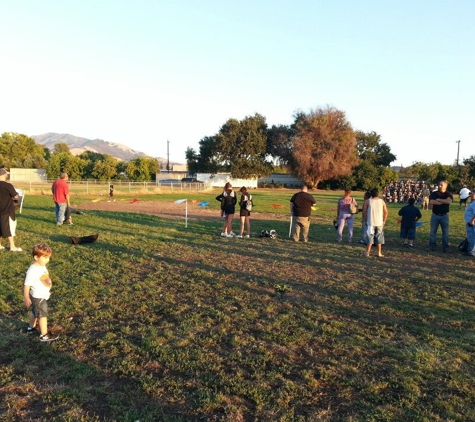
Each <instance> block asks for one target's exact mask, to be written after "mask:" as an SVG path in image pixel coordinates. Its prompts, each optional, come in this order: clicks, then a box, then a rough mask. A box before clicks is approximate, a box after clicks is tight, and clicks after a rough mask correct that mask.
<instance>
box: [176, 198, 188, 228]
mask: <svg viewBox="0 0 475 422" xmlns="http://www.w3.org/2000/svg"><path fill="white" fill-rule="evenodd" d="M183 202H184V203H185V228H188V200H187V198H185V199H177V200H176V201H175V204H183Z"/></svg>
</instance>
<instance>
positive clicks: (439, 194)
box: [429, 180, 454, 252]
mask: <svg viewBox="0 0 475 422" xmlns="http://www.w3.org/2000/svg"><path fill="white" fill-rule="evenodd" d="M448 185H449V183H448V182H447V180H442V181H441V182H440V183H439V189H438V190H435V191H433V192H431V194H430V200H429V205H431V206H432V215H431V217H430V235H429V249H430V250H431V251H435V248H436V246H437V228H438V227H439V226H440V228H441V229H442V252H448V251H449V211H450V204H451V203H452V201H453V200H454V197H453V195H452V194H451V193H450V192H449V191H448V190H447V187H448Z"/></svg>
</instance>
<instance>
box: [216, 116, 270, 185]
mask: <svg viewBox="0 0 475 422" xmlns="http://www.w3.org/2000/svg"><path fill="white" fill-rule="evenodd" d="M216 137H217V144H218V151H217V158H218V160H217V161H218V162H219V163H220V164H221V166H222V168H223V169H224V170H227V171H230V172H231V175H232V177H236V178H242V179H247V178H256V177H261V176H263V175H268V174H270V173H271V172H272V166H271V164H270V163H269V162H267V161H266V147H267V123H266V118H265V117H264V116H261V115H260V114H258V113H256V114H255V115H254V116H247V117H245V118H244V119H243V120H241V121H239V120H236V119H229V120H228V121H227V122H226V123H225V124H224V125H223V126H222V127H221V129H220V131H219V133H218V134H217V135H216Z"/></svg>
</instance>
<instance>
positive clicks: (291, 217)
mask: <svg viewBox="0 0 475 422" xmlns="http://www.w3.org/2000/svg"><path fill="white" fill-rule="evenodd" d="M292 219H293V216H292V214H290V226H289V237H290V235H291V233H292Z"/></svg>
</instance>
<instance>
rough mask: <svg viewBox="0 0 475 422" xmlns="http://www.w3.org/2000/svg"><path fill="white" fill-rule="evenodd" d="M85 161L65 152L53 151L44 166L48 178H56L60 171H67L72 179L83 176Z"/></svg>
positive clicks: (78, 178)
mask: <svg viewBox="0 0 475 422" xmlns="http://www.w3.org/2000/svg"><path fill="white" fill-rule="evenodd" d="M86 164H87V162H86V161H85V160H83V159H81V158H79V157H75V156H73V155H71V154H70V153H69V154H68V153H66V152H55V153H53V154H51V157H50V159H49V161H48V165H47V166H46V175H47V177H48V179H56V178H58V177H59V175H60V174H61V173H68V175H69V178H70V179H72V180H80V179H83V177H84V168H85V167H86Z"/></svg>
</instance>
